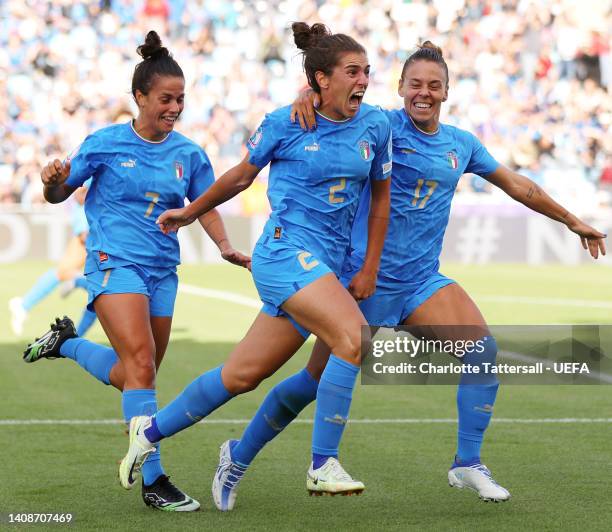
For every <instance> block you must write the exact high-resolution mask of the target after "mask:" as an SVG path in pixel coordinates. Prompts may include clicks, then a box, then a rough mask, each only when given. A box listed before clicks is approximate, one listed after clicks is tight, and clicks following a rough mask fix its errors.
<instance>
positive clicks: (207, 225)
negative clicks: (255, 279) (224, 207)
mask: <svg viewBox="0 0 612 532" xmlns="http://www.w3.org/2000/svg"><path fill="white" fill-rule="evenodd" d="M198 221H199V222H200V225H201V226H202V227H203V228H204V231H206V233H207V234H208V236H209V237H210V238H211V240H212V241H213V242H214V243H215V244H217V247H218V248H219V251H220V252H221V257H223V259H225V260H226V261H228V262H231V263H232V264H235V265H236V266H242V267H243V268H246V269H247V270H249V271H251V257H249V256H248V255H244V254H243V253H240V251H238V250H236V249H234V248H233V247H232V244H231V242H230V241H229V238H228V236H227V231H226V230H225V224H224V223H223V218H221V215H220V214H219V212H218V211H217V209H211V210H210V211H208V212H207V213H206V214H203V215H202V216H200V217H199V218H198Z"/></svg>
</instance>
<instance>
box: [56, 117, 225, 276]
mask: <svg viewBox="0 0 612 532" xmlns="http://www.w3.org/2000/svg"><path fill="white" fill-rule="evenodd" d="M70 160H71V169H70V177H69V178H68V180H67V184H68V185H71V186H75V187H78V186H81V185H82V184H83V183H84V182H85V181H86V180H87V179H88V178H89V177H91V178H92V181H91V185H90V187H89V191H88V193H87V197H86V199H85V212H86V214H87V221H88V222H89V227H90V228H89V237H88V239H87V252H88V253H87V255H88V257H87V263H86V266H85V273H90V272H91V271H95V270H96V269H98V268H100V269H105V268H106V267H112V266H114V265H119V264H125V263H133V264H139V265H142V266H152V267H158V268H164V267H175V266H176V265H177V264H178V263H179V262H180V251H179V243H178V238H177V235H176V233H171V234H169V235H164V234H163V233H162V232H161V231H160V229H159V228H158V227H157V225H156V224H155V220H156V219H157V217H158V216H159V215H160V214H161V213H162V212H164V211H165V210H167V209H176V208H180V207H183V205H184V203H185V198H188V199H189V200H190V201H193V200H194V199H196V198H197V197H198V196H199V195H200V194H202V193H203V192H204V191H206V189H207V188H208V187H209V186H210V185H212V183H213V182H214V174H213V171H212V166H211V164H210V161H209V159H208V157H207V156H206V154H205V153H204V150H202V148H200V147H199V146H198V145H197V144H195V143H194V142H192V141H191V140H189V139H188V138H186V137H185V136H183V135H181V134H180V133H178V132H176V131H172V132H170V134H169V135H168V136H167V137H166V138H165V139H164V140H162V141H159V142H153V141H148V140H146V139H144V138H142V137H141V136H140V135H138V134H137V133H136V131H135V130H134V128H133V127H132V123H131V122H128V123H126V124H116V125H112V126H109V127H106V128H103V129H100V130H98V131H96V132H95V133H93V134H91V135H89V136H88V137H87V138H86V139H85V141H84V142H83V143H82V144H81V146H80V147H79V148H78V149H77V150H76V153H73V154H71V156H70Z"/></svg>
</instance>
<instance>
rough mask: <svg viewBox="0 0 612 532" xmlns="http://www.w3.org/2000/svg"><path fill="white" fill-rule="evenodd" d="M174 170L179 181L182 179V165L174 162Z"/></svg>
mask: <svg viewBox="0 0 612 532" xmlns="http://www.w3.org/2000/svg"><path fill="white" fill-rule="evenodd" d="M174 170H175V171H176V178H177V179H178V180H179V181H180V180H181V179H183V163H179V162H178V161H174Z"/></svg>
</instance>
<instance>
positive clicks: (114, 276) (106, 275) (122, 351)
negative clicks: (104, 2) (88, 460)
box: [24, 31, 250, 511]
mask: <svg viewBox="0 0 612 532" xmlns="http://www.w3.org/2000/svg"><path fill="white" fill-rule="evenodd" d="M138 53H139V55H140V56H142V58H143V60H142V62H140V63H139V64H138V65H137V66H136V68H135V70H134V75H133V78H132V95H133V96H134V99H135V101H136V103H137V105H138V109H139V114H138V117H137V118H136V119H135V120H134V121H130V122H128V123H125V124H118V125H112V126H109V127H107V128H104V129H101V130H99V131H97V132H95V133H93V134H92V135H90V136H88V137H87V138H86V139H85V141H84V142H83V144H82V145H81V146H80V148H79V149H78V151H77V153H76V154H73V155H72V156H71V158H69V159H67V160H66V161H65V162H64V163H62V162H60V161H59V160H55V161H52V162H50V163H49V164H47V165H46V166H45V168H44V169H43V171H42V174H41V176H42V180H43V183H44V185H45V187H44V194H45V198H46V199H47V200H48V201H49V202H51V203H58V202H61V201H64V200H65V199H66V198H68V197H69V196H70V195H71V194H72V193H73V192H74V190H75V189H76V188H77V187H78V186H80V185H81V184H82V183H83V182H84V181H85V180H86V179H88V178H89V177H90V176H91V177H92V184H91V188H90V191H89V194H88V195H87V198H86V203H85V210H86V213H87V218H88V220H89V225H90V235H89V238H88V240H87V261H86V265H85V274H86V275H87V285H88V292H89V304H90V306H92V307H93V308H94V309H95V311H96V313H97V315H98V317H99V319H100V323H101V324H102V327H103V328H104V331H105V332H106V335H107V336H108V339H109V340H110V342H111V344H112V346H113V349H110V348H108V347H105V346H102V345H97V344H93V343H92V342H89V341H87V340H85V339H83V338H79V337H77V335H76V333H75V330H74V326H73V324H72V322H71V321H70V320H69V319H68V318H64V319H63V320H57V323H56V324H55V325H53V326H52V328H51V330H50V331H49V332H48V333H47V334H45V335H44V336H43V337H42V338H40V339H38V340H37V341H35V342H34V343H33V344H31V345H30V346H28V349H27V350H26V352H25V357H24V358H26V360H27V361H35V360H38V359H40V358H58V357H67V358H72V359H73V360H75V361H76V362H77V363H78V364H79V365H81V366H82V367H83V368H84V369H85V370H86V371H88V372H89V373H91V374H92V375H93V376H94V377H96V378H97V379H98V380H100V381H102V382H104V383H105V384H112V385H113V386H115V387H116V388H118V389H119V390H122V392H123V394H122V406H123V414H124V417H125V420H126V421H127V422H129V420H130V419H131V418H132V417H134V416H140V415H142V414H145V413H149V414H152V413H154V412H155V411H156V410H157V400H156V392H155V377H156V370H157V368H159V365H160V364H161V361H162V359H163V357H164V354H165V351H166V347H167V346H168V340H169V336H170V327H171V323H172V314H173V311H174V301H175V298H176V290H177V275H176V265H177V264H178V263H179V243H178V239H177V236H176V235H174V234H171V235H164V234H163V233H162V232H161V231H159V229H158V227H157V225H156V224H155V220H156V217H157V215H158V214H159V213H161V212H163V211H164V210H166V209H169V208H173V207H180V206H182V205H184V200H185V198H188V199H190V200H194V199H195V198H197V197H198V196H199V195H200V194H202V192H204V191H205V190H206V189H207V188H208V187H209V186H211V185H212V183H213V182H214V176H213V172H212V168H211V164H210V161H209V160H208V157H207V156H206V154H205V153H204V151H203V150H202V149H201V148H200V147H199V146H197V145H196V144H195V143H193V142H192V141H190V140H189V139H187V138H186V137H184V136H183V135H181V134H180V133H177V132H175V131H174V125H175V124H176V121H177V120H178V118H179V116H180V114H181V112H182V111H183V108H184V97H185V79H184V76H183V71H182V70H181V68H180V66H179V65H178V63H177V62H176V61H175V60H174V59H173V58H172V56H171V55H170V54H169V52H168V49H167V48H165V47H163V46H162V45H161V41H160V39H159V36H158V35H157V33H155V32H154V31H150V32H149V33H148V34H147V37H146V40H145V43H144V44H143V45H141V46H139V47H138ZM199 221H200V223H201V224H202V226H203V227H204V229H205V230H206V231H207V232H208V234H209V236H210V237H211V238H212V239H213V240H214V241H215V242H216V243H217V245H218V246H219V249H220V250H221V252H222V256H223V257H224V258H225V259H226V260H228V261H230V262H233V263H236V264H239V265H242V266H247V267H248V266H249V265H250V259H249V257H246V256H244V255H242V254H240V253H238V252H237V251H235V250H233V249H232V248H231V246H230V245H229V241H228V240H227V236H226V234H225V229H224V226H223V222H222V221H221V218H220V216H219V214H218V213H217V212H216V211H214V210H211V211H209V212H208V213H207V214H206V215H204V216H201V217H200V218H199ZM154 451H155V452H154V453H152V456H150V457H149V460H148V461H147V464H146V465H145V467H144V468H143V483H142V486H143V487H142V496H143V500H144V502H145V503H146V504H147V505H149V506H153V507H154V508H159V509H162V510H168V511H192V510H197V509H198V508H199V506H200V505H199V503H198V502H197V501H195V500H194V499H192V498H191V497H189V496H188V495H186V494H184V493H182V492H181V491H180V490H179V489H178V488H176V487H175V486H174V485H173V484H172V483H171V482H170V481H169V479H168V477H167V476H166V475H165V474H164V470H163V468H162V466H161V462H160V456H159V450H158V449H155V450H154Z"/></svg>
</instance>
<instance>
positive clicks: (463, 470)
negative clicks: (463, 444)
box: [448, 463, 510, 502]
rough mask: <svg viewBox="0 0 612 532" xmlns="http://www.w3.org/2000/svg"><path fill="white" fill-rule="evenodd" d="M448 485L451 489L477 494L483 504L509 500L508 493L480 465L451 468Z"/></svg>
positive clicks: (485, 468)
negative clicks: (464, 489)
mask: <svg viewBox="0 0 612 532" xmlns="http://www.w3.org/2000/svg"><path fill="white" fill-rule="evenodd" d="M453 465H455V464H453ZM448 483H449V485H450V486H451V487H453V488H460V489H461V488H469V489H471V490H473V491H475V492H477V493H478V495H479V496H480V498H481V499H482V500H483V501H485V502H489V501H493V502H499V501H507V500H508V499H510V492H509V491H508V490H507V489H506V488H502V487H501V486H500V485H499V484H498V483H497V482H495V480H493V477H492V476H491V472H490V471H489V469H488V468H487V466H485V465H483V464H480V463H478V464H473V465H470V466H467V467H462V466H456V467H451V469H450V470H449V472H448Z"/></svg>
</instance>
